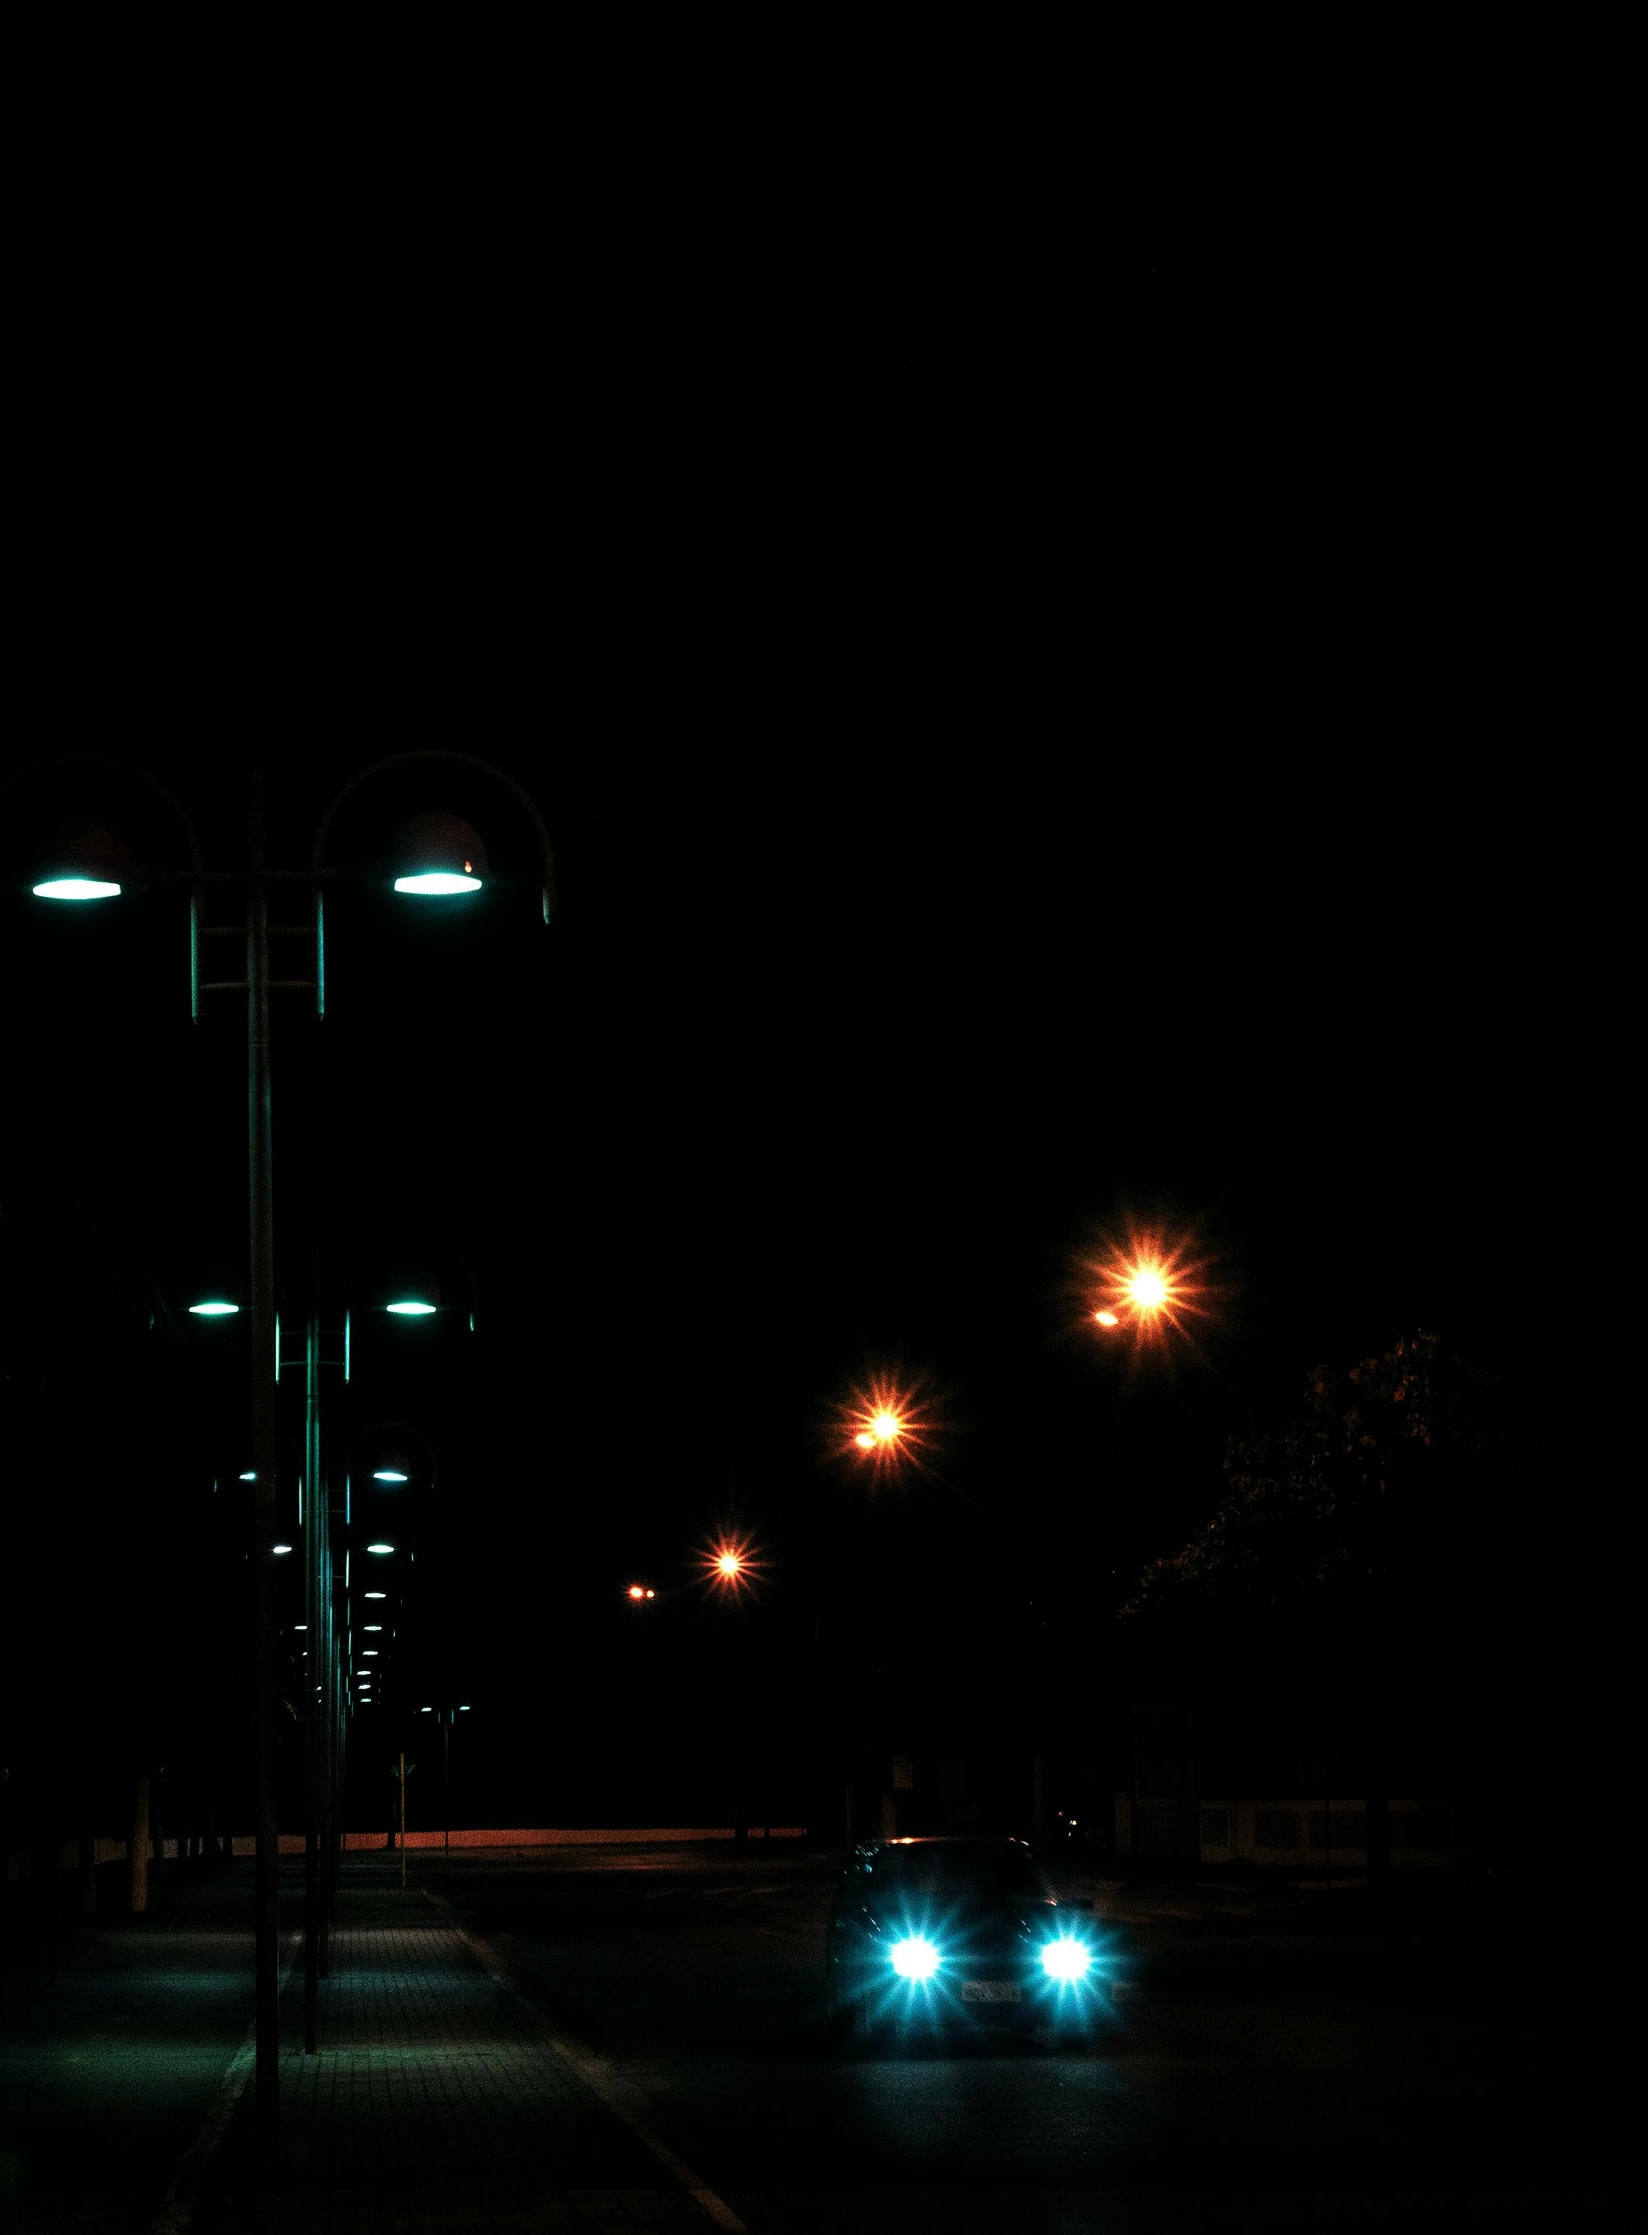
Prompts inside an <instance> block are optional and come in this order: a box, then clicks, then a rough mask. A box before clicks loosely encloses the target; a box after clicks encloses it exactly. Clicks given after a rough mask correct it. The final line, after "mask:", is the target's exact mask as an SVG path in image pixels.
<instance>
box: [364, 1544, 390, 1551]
mask: <svg viewBox="0 0 1648 2235" xmlns="http://www.w3.org/2000/svg"><path fill="white" fill-rule="evenodd" d="M366 1549H367V1551H368V1552H379V1553H382V1552H393V1551H394V1549H395V1547H394V1546H393V1545H392V1544H383V1543H378V1544H369V1545H368V1546H367V1548H366Z"/></svg>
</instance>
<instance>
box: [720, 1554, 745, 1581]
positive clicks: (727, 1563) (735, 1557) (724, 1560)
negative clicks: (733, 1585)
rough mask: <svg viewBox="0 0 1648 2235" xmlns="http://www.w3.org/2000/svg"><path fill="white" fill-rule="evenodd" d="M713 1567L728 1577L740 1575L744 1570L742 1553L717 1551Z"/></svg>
mask: <svg viewBox="0 0 1648 2235" xmlns="http://www.w3.org/2000/svg"><path fill="white" fill-rule="evenodd" d="M715 1567H716V1572H717V1574H719V1575H725V1576H728V1577H731V1576H735V1575H742V1574H743V1572H744V1555H743V1554H742V1553H741V1552H719V1553H717V1554H716V1558H715Z"/></svg>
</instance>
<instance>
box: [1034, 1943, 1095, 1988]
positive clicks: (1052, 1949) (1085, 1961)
mask: <svg viewBox="0 0 1648 2235" xmlns="http://www.w3.org/2000/svg"><path fill="white" fill-rule="evenodd" d="M1041 1967H1042V1969H1043V1970H1044V1971H1045V1972H1046V1974H1047V1976H1048V1977H1049V1978H1050V1979H1058V1980H1060V1981H1061V1982H1063V1983H1066V1984H1068V1983H1069V1982H1070V1981H1072V1980H1076V1979H1085V1978H1086V1977H1087V1974H1088V1973H1089V1972H1090V1971H1091V1970H1092V1968H1093V1951H1092V1949H1091V1948H1089V1947H1088V1946H1087V1944H1086V1942H1085V1941H1082V1940H1049V1941H1048V1943H1047V1945H1046V1947H1045V1948H1043V1950H1042V1952H1041Z"/></svg>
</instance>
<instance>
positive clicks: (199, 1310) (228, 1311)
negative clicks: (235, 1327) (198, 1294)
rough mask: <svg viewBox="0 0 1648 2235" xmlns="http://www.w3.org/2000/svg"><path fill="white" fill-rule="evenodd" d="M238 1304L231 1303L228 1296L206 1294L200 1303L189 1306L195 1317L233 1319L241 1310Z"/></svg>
mask: <svg viewBox="0 0 1648 2235" xmlns="http://www.w3.org/2000/svg"><path fill="white" fill-rule="evenodd" d="M239 1309H240V1306H239V1305H238V1304H231V1303H230V1302H229V1300H228V1298H227V1297H226V1296H205V1297H202V1299H201V1301H200V1302H199V1303H198V1304H191V1305H190V1306H189V1311H190V1314H191V1316H192V1317H193V1318H195V1319H233V1318H234V1316H235V1314H236V1313H237V1312H238V1311H239Z"/></svg>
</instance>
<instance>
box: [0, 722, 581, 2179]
mask: <svg viewBox="0 0 1648 2235" xmlns="http://www.w3.org/2000/svg"><path fill="white" fill-rule="evenodd" d="M435 762H439V763H442V764H444V765H446V766H449V767H452V766H456V767H463V768H469V769H474V770H477V771H479V772H481V773H482V774H484V775H485V776H486V777H487V778H488V779H489V780H490V781H492V782H494V783H496V784H497V785H499V786H501V787H502V788H503V789H504V790H505V791H507V792H508V793H510V794H511V795H512V796H513V797H514V799H515V800H516V802H517V803H518V805H519V806H520V807H521V808H522V809H523V811H524V812H525V814H526V815H527V817H528V819H529V821H530V823H531V825H532V827H533V830H534V833H535V835H536V837H537V840H538V844H539V848H540V852H541V856H542V863H543V919H544V922H545V923H546V924H547V923H548V922H549V921H550V917H551V912H552V907H553V901H554V864H553V857H552V854H551V851H550V844H549V833H548V830H547V828H546V827H545V824H544V821H543V817H542V816H541V814H540V813H539V811H538V809H537V806H536V805H535V803H534V802H533V801H532V799H531V798H530V796H529V795H528V794H527V792H526V791H525V790H524V789H523V787H522V786H521V785H520V784H519V783H518V782H517V781H516V780H515V778H514V777H512V776H510V775H508V774H507V773H506V772H505V771H504V770H503V769H500V768H497V767H495V766H494V764H493V763H492V762H490V761H487V760H483V759H482V758H481V757H480V756H479V755H477V754H473V753H451V752H444V751H439V750H435V751H418V752H409V753H396V754H391V755H389V756H388V757H387V758H385V759H383V760H379V761H376V762H374V763H373V764H372V765H371V766H370V767H368V768H366V769H364V770H362V771H361V772H360V774H359V775H357V776H355V777H352V778H351V779H350V781H349V782H348V783H347V784H345V785H344V786H343V788H342V789H341V790H340V791H339V792H338V793H337V795H336V796H335V797H334V799H333V800H332V802H331V804H330V805H329V806H328V807H327V809H326V811H325V813H324V814H323V815H322V817H321V820H320V824H319V827H318V830H317V832H316V836H315V842H314V846H313V849H312V851H311V855H310V860H309V865H308V867H307V868H306V869H277V868H273V867H271V866H270V864H269V861H268V810H267V792H266V784H265V777H264V771H263V770H262V768H261V767H259V768H254V769H253V770H252V771H251V773H250V777H249V781H248V786H247V831H246V866H245V868H244V869H243V870H208V869H206V868H205V867H204V866H203V864H202V859H201V853H200V847H199V842H198V840H197V838H196V835H195V830H194V825H193V823H192V821H191V820H190V817H189V814H188V811H187V809H186V808H185V807H184V806H183V804H182V802H181V801H180V800H179V799H178V798H177V797H176V795H175V794H174V793H173V792H172V791H170V790H169V789H168V787H167V786H166V785H164V784H163V783H161V782H160V781H159V779H158V778H156V777H154V776H152V775H151V774H150V773H149V771H148V770H146V769H144V768H141V767H139V766H138V765H137V764H135V763H133V762H129V761H124V760H121V759H118V758H115V757H114V756H111V755H108V754H103V753H73V754H68V755H65V756H63V757H62V758H60V759H58V760H55V761H50V762H43V763H40V764H38V765H37V766H36V767H34V768H31V769H25V770H22V771H20V772H19V773H18V776H17V777H16V778H13V779H11V784H15V783H16V782H19V781H22V780H25V779H30V778H34V777H36V776H41V775H46V774H50V773H53V772H56V771H66V770H67V769H69V768H71V767H74V768H77V769H78V768H87V767H95V768H102V769H106V770H110V771H115V772H118V773H120V774H121V775H123V776H125V777H126V778H129V779H135V780H136V781H137V782H138V783H139V784H141V785H142V786H144V787H145V788H146V789H147V790H148V791H149V792H150V793H151V794H153V795H155V796H156V797H158V798H159V799H161V800H162V801H163V802H164V804H165V805H166V807H167V808H168V810H169V811H170V812H171V813H172V814H174V815H175V817H176V818H177V821H178V823H179V824H180V826H181V828H182V831H183V835H184V842H185V847H186V851H187V855H188V861H187V866H186V867H184V868H182V869H176V868H170V867H153V866H146V867H144V868H143V869H142V870H141V871H140V872H139V873H138V874H139V876H140V877H141V879H142V881H144V882H149V883H154V884H174V885H182V886H184V887H185V888H186V890H187V893H188V899H189V933H190V937H189V991H190V1014H191V1016H193V1017H195V1018H196V1019H198V1017H199V1014H200V1001H201V996H202V995H203V994H207V993H219V992H223V993H230V992H232V993H242V992H243V993H244V994H245V996H246V1104H247V1126H246V1137H247V1167H248V1196H249V1209H250V1219H249V1254H250V1281H249V1285H248V1295H247V1303H248V1317H249V1321H250V1347H251V1354H252V1356H251V1368H252V1370H251V1444H252V1453H251V1456H252V1473H253V1478H254V1479H253V1484H252V1508H253V1654H254V1670H253V1762H254V1778H255V1784H256V1810H255V1812H256V1834H257V1838H256V1848H257V1860H256V1922H255V1930H254V1936H253V1937H254V1957H253V1975H254V1982H255V1998H256V2020H255V2028H254V2035H255V2044H256V2063H255V2073H256V2113H255V2117H256V2131H257V2154H258V2161H259V2165H260V2168H261V2170H262V2172H263V2174H264V2175H265V2176H266V2177H271V2176H272V2175H273V2173H274V2170H275V2166H276V2161H277V2154H278V2144H279V2116H280V2104H279V2090H280V2002H279V1989H280V1974H279V1954H280V1853H279V1816H278V1800H277V1782H276V1768H277V1733H278V1727H279V1723H278V1718H279V1697H278V1658H279V1624H278V1600H277V1592H276V1579H277V1570H276V1567H275V1559H276V1553H275V1549H274V1547H275V1532H276V1522H277V1515H278V1506H277V1497H276V1479H275V1478H276V1465H277V1449H276V1417H275V1413H276V1382H277V1379H278V1372H279V1362H278V1357H277V1350H278V1344H279V1331H278V1325H277V1321H276V1316H275V1234H274V1144H273V1127H272V1087H271V1064H270V1019H269V996H270V993H271V992H272V991H275V990H277V989H286V988H291V989H294V990H302V991H308V992H312V993H313V995H314V999H315V1011H316V1015H317V1016H322V1015H324V1013H325V946H324V915H323V910H322V898H321V896H322V890H323V887H324V886H325V885H326V884H327V883H329V882H332V881H333V880H336V879H343V880H346V881H356V880H358V879H359V878H360V876H361V875H362V874H363V873H362V872H361V871H359V870H336V869H328V868H326V867H324V866H323V860H322V856H323V853H324V849H325V842H326V837H327V833H328V831H329V829H330V827H331V824H332V820H333V818H334V816H335V815H336V814H337V811H338V809H339V808H340V807H341V806H342V805H343V803H344V801H345V800H346V799H348V798H350V797H352V796H353V794H354V793H356V792H357V791H359V790H360V789H361V787H362V786H364V785H365V784H367V783H369V782H370V781H372V780H373V779H375V778H376V777H378V776H380V775H382V774H385V773H386V772H387V771H389V770H390V769H394V768H401V767H406V766H410V765H414V764H416V765H428V764H431V763H435ZM8 788H11V786H10V784H8ZM107 838H108V834H107V833H105V832H89V833H83V834H82V836H81V839H80V841H79V842H78V844H79V851H80V853H81V855H82V856H83V857H84V858H82V859H80V860H75V859H72V858H68V855H69V854H70V852H71V851H72V849H64V853H65V858H63V859H59V860H54V861H53V862H52V863H51V864H50V865H49V873H48V874H47V875H46V876H44V877H42V879H41V880H40V881H39V882H37V883H36V884H35V885H34V888H33V889H34V891H35V893H36V894H37V895H38V896H39V897H41V898H46V899H52V900H56V901H59V902H78V903H86V902H95V901H99V900H105V899H113V898H117V897H118V896H119V894H120V891H121V888H122V880H123V876H124V874H126V873H127V872H126V871H125V866H124V862H123V859H122V857H121V856H120V853H119V849H118V848H111V847H110V846H109V845H108V843H107ZM412 843H413V844H414V846H415V847H416V848H417V849H418V858H417V859H416V860H415V861H414V862H412V863H410V864H407V865H403V866H404V868H405V874H404V875H403V876H401V877H399V878H397V879H396V885H397V889H398V890H403V891H409V892H419V893H436V894H439V893H449V892H455V891H474V890H476V889H478V887H479V885H480V884H481V882H482V875H481V872H482V871H483V870H484V856H483V855H482V853H481V849H480V845H479V842H478V840H476V839H475V836H474V833H473V832H472V831H470V830H469V828H468V826H467V825H466V824H463V823H461V822H459V821H458V820H457V819H456V818H454V817H450V816H435V817H426V818H424V820H423V823H422V825H421V826H414V829H413V832H412ZM94 857H95V858H94ZM274 884H287V885H306V886H307V887H308V888H309V891H310V894H311V897H312V903H313V911H314V916H313V924H314V931H313V944H314V976H313V977H312V978H282V979H275V978H272V977H271V975H270V969H269V936H270V923H269V891H270V887H271V886H272V885H274ZM208 886H214V887H215V886H230V887H236V886H238V887H239V888H240V889H241V890H242V891H243V892H244V894H245V898H246V921H245V927H244V935H245V942H246V975H245V977H244V979H228V980H210V979H207V980H203V979H202V977H201V966H200V957H201V943H202V939H203V937H207V936H212V935H213V934H212V933H211V932H210V931H207V930H206V929H205V928H204V927H203V922H202V917H203V897H204V892H205V889H206V888H207V887H208ZM323 1504H324V1491H323V1490H322V1489H321V1487H320V1484H319V1479H318V1473H316V1474H315V1475H314V1476H312V1478H311V1482H310V1513H311V1515H313V1514H316V1513H318V1511H319V1510H320V1508H321V1506H322V1505H323ZM310 1534H311V1536H312V1537H315V1538H322V1537H323V1536H324V1530H323V1529H312V1530H311V1532H310ZM318 1643H319V1641H318V1640H317V1639H316V1638H315V1636H314V1633H313V1632H311V1647H312V1649H313V1648H314V1647H315V1646H316V1645H317V1644H318ZM314 1669H315V1663H314V1662H313V1661H312V1662H311V1672H312V1675H311V1684H310V1694H309V1705H310V1706H311V1707H312V1706H313V1704H314V1698H313V1694H314V1682H313V1671H314ZM315 1891H316V1889H315V1888H313V1887H312V1886H311V1883H310V1876H309V1871H308V1866H307V1860H306V1893H309V1894H311V1895H313V1894H314V1892H315ZM310 1916H311V1919H312V1918H313V1916H314V1910H313V1908H311V1910H310Z"/></svg>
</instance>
